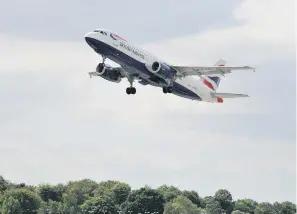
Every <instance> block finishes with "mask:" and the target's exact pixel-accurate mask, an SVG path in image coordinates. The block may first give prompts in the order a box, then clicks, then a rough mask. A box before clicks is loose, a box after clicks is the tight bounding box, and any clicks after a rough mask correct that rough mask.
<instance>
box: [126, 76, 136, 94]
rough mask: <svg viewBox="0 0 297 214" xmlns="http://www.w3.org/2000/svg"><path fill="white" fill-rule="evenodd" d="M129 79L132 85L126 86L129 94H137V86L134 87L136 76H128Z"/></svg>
mask: <svg viewBox="0 0 297 214" xmlns="http://www.w3.org/2000/svg"><path fill="white" fill-rule="evenodd" d="M127 79H128V81H129V83H130V87H128V88H126V93H127V94H136V88H135V87H133V82H134V77H133V76H127Z"/></svg>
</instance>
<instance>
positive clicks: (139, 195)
mask: <svg viewBox="0 0 297 214" xmlns="http://www.w3.org/2000/svg"><path fill="white" fill-rule="evenodd" d="M0 213H1V214H8V213H10V214H19V213H26V214H33V213H38V214H39V213H40V214H41V213H42V214H44V213H51V214H60V213H63V214H81V213H94V214H119V213H122V214H140V213H141V214H151V213H154V214H157V213H158V214H163V213H164V214H200V213H201V214H202V213H207V214H222V213H226V214H245V213H250V214H294V213H296V205H295V204H293V203H291V202H281V203H280V202H275V203H273V204H271V203H267V202H256V201H254V200H252V199H241V200H236V201H235V200H233V198H232V195H231V193H230V192H229V191H227V190H225V189H220V190H218V191H217V192H216V193H215V194H214V196H207V197H201V196H199V194H198V193H197V192H196V191H194V190H192V191H188V190H180V189H178V188H177V187H174V186H167V185H163V186H160V187H159V188H157V189H153V188H150V187H149V186H144V187H142V188H140V189H136V190H132V189H131V187H130V185H129V184H127V183H124V182H119V181H103V182H100V183H98V182H96V181H92V180H89V179H83V180H79V181H70V182H68V183H67V184H65V185H63V184H58V185H50V184H40V185H38V186H31V185H26V184H24V183H21V184H14V183H11V182H9V181H7V180H5V179H4V178H3V177H1V176H0Z"/></svg>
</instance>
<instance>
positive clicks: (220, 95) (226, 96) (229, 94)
mask: <svg viewBox="0 0 297 214" xmlns="http://www.w3.org/2000/svg"><path fill="white" fill-rule="evenodd" d="M211 95H212V96H213V97H214V98H218V97H220V98H238V97H249V95H246V94H231V93H211Z"/></svg>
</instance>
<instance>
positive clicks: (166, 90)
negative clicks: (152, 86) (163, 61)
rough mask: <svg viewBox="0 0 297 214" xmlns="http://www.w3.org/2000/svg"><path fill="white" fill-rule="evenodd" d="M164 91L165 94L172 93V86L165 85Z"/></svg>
mask: <svg viewBox="0 0 297 214" xmlns="http://www.w3.org/2000/svg"><path fill="white" fill-rule="evenodd" d="M163 93H164V94H167V93H170V94H171V93H172V87H171V86H169V87H163Z"/></svg>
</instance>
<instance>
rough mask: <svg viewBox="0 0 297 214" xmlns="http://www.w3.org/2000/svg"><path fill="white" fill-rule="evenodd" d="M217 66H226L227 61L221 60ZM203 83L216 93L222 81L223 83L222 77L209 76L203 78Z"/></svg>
mask: <svg viewBox="0 0 297 214" xmlns="http://www.w3.org/2000/svg"><path fill="white" fill-rule="evenodd" d="M214 65H215V66H225V65H226V61H225V60H223V59H220V60H219V61H217V62H216V63H215V64H214ZM202 81H203V83H204V84H205V85H207V87H209V88H210V89H212V90H213V91H216V90H217V89H218V87H219V85H220V81H221V75H217V74H216V75H208V76H204V77H203V78H202Z"/></svg>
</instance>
